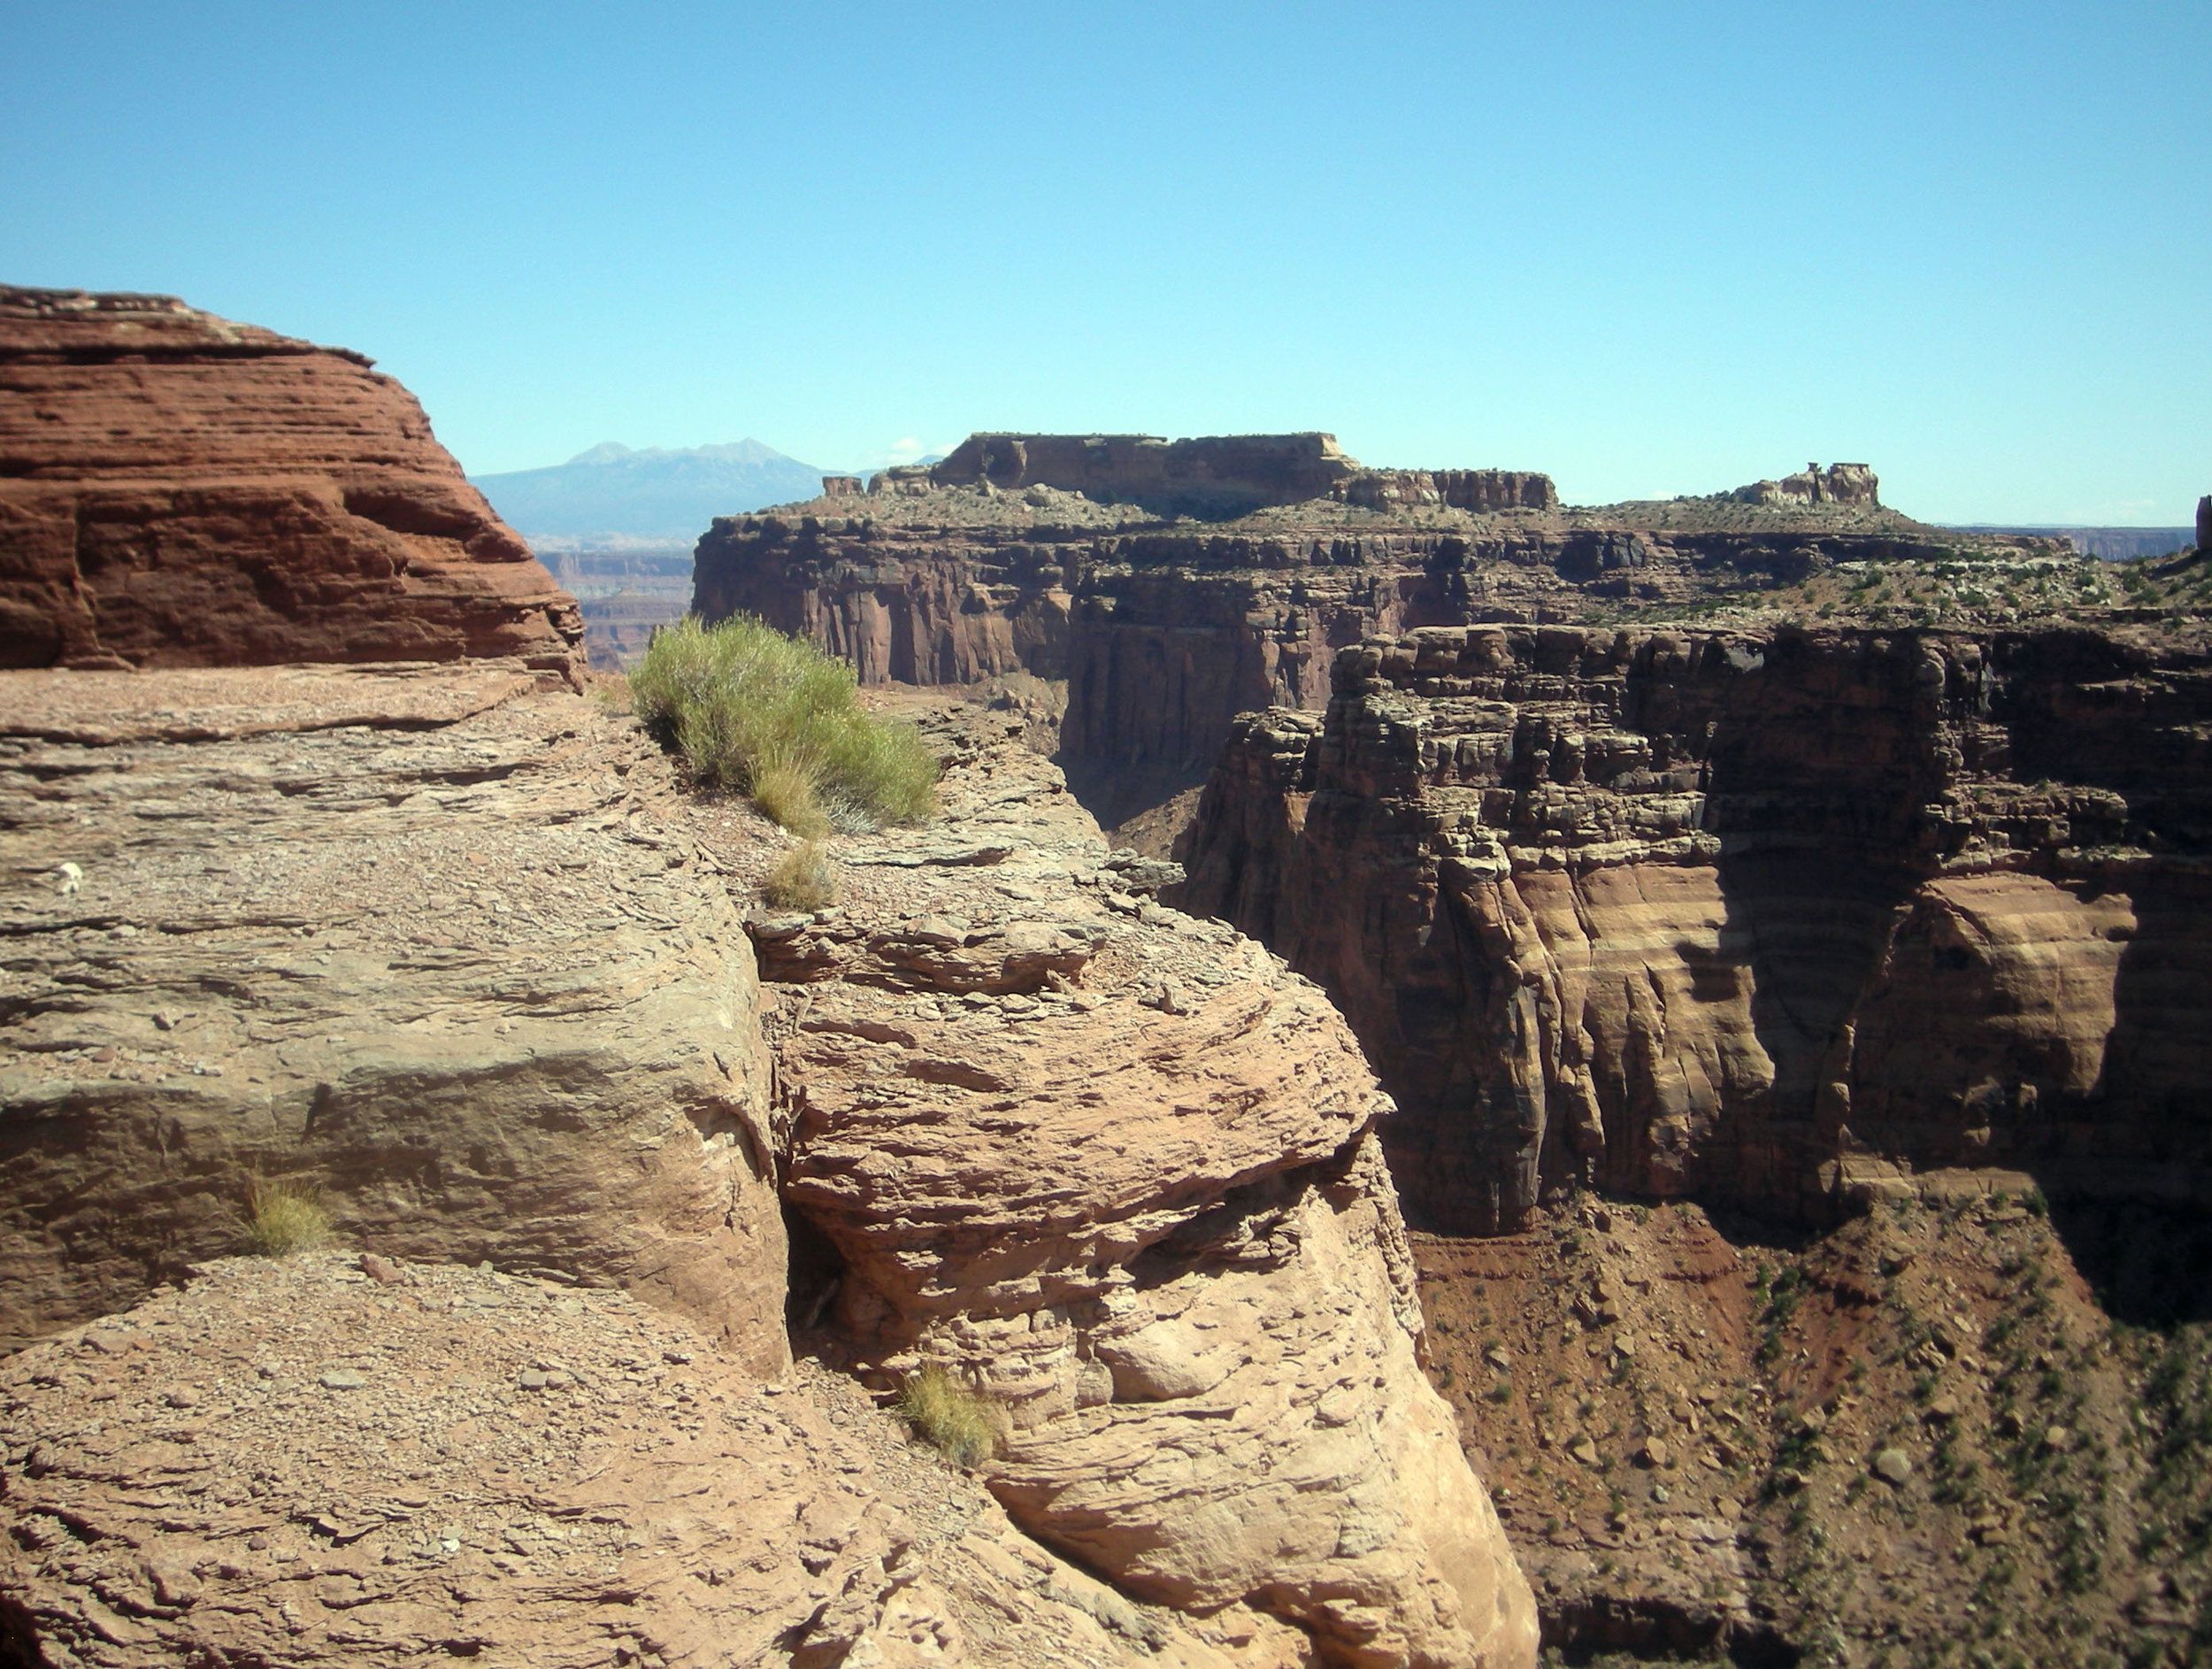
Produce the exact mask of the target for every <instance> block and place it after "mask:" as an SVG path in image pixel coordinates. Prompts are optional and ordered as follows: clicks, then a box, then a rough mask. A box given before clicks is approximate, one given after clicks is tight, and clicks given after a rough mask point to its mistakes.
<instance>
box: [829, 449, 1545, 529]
mask: <svg viewBox="0 0 2212 1669" xmlns="http://www.w3.org/2000/svg"><path fill="white" fill-rule="evenodd" d="M901 483H920V484H926V485H927V486H931V487H973V486H977V485H979V484H980V483H988V484H989V485H990V487H991V488H994V489H995V490H997V491H1001V492H1015V491H1019V490H1020V489H1022V488H1027V487H1048V488H1054V489H1056V490H1057V491H1060V492H1069V493H1081V494H1083V495H1084V496H1087V497H1088V498H1091V499H1094V500H1095V501H1097V502H1098V503H1101V504H1140V505H1142V506H1143V507H1144V508H1145V509H1147V510H1149V511H1153V512H1154V513H1156V514H1158V515H1164V516H1176V515H1189V516H1196V517H1200V518H1202V519H1227V518H1233V517H1236V516H1240V515H1246V514H1248V513H1250V512H1251V511H1256V510H1261V509H1264V508H1266V507H1268V506H1271V505H1282V504H1310V503H1313V502H1315V501H1317V500H1332V501H1334V502H1336V503H1338V504H1360V505H1363V506H1365V507H1366V508H1368V509H1371V510H1385V509H1394V508H1397V507H1399V506H1411V505H1422V504H1431V505H1433V504H1448V505H1450V506H1452V507H1453V508H1455V509H1458V510H1472V511H1494V510H1514V509H1528V510H1555V509H1557V508H1558V507H1559V494H1558V491H1557V489H1556V488H1554V487H1553V485H1552V481H1551V477H1550V476H1548V475H1540V474H1536V473H1532V472H1529V471H1525V470H1487V469H1484V470H1378V469H1367V468H1364V467H1363V466H1362V465H1361V464H1360V461H1359V460H1358V459H1357V458H1353V457H1351V456H1349V455H1348V453H1346V451H1345V450H1344V449H1343V448H1342V447H1340V446H1339V445H1338V444H1337V440H1336V436H1335V435H1325V434H1322V433H1320V432H1319V431H1317V430H1316V431H1308V432H1306V433H1303V434H1298V435H1199V436H1196V437H1194V438H1192V439H1189V440H1182V441H1169V440H1164V439H1162V438H1161V437H1160V436H1158V435H1005V434H977V435H970V436H969V437H968V438H967V439H966V440H965V441H964V442H961V443H960V445H959V446H958V447H957V448H956V450H954V451H953V453H952V455H951V456H950V457H949V458H946V459H945V460H944V461H943V462H941V463H939V464H933V465H914V466H910V467H908V468H904V469H891V470H886V471H884V472H883V473H881V474H879V475H878V476H876V477H875V478H874V479H873V480H872V481H871V483H870V486H871V488H874V489H881V488H895V487H896V486H898V485H900V484H901Z"/></svg>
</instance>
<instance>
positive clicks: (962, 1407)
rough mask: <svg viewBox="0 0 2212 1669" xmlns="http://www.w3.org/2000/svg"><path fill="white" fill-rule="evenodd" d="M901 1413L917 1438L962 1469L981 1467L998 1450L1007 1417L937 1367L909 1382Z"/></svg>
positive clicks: (922, 1371)
mask: <svg viewBox="0 0 2212 1669" xmlns="http://www.w3.org/2000/svg"><path fill="white" fill-rule="evenodd" d="M897 1407H898V1411H899V1413H900V1415H901V1417H902V1418H903V1419H905V1421H906V1423H907V1424H908V1425H909V1426H911V1427H913V1428H914V1434H915V1435H916V1436H918V1437H919V1438H920V1439H921V1440H922V1441H923V1442H926V1443H927V1444H928V1445H929V1446H930V1447H931V1448H933V1449H934V1450H937V1452H938V1453H939V1454H941V1455H942V1456H944V1457H945V1458H946V1459H948V1460H949V1461H951V1462H952V1463H953V1464H954V1465H961V1466H975V1465H981V1464H982V1463H983V1462H984V1461H986V1460H988V1459H989V1458H990V1457H991V1456H992V1455H993V1454H995V1452H996V1451H997V1450H998V1443H999V1436H1000V1434H1001V1433H1002V1430H1003V1429H1004V1425H1005V1415H1004V1413H1003V1411H1002V1410H1001V1409H1000V1408H999V1406H998V1404H996V1403H995V1402H994V1401H993V1400H992V1399H991V1398H990V1397H988V1396H985V1395H984V1394H983V1393H982V1392H981V1391H979V1390H975V1389H973V1388H971V1387H969V1386H965V1385H963V1384H962V1383H961V1382H960V1381H958V1380H956V1379H955V1378H953V1376H952V1375H951V1373H949V1372H947V1371H946V1370H945V1369H944V1368H943V1367H942V1366H941V1365H938V1364H937V1363H935V1362H929V1363H925V1364H924V1365H922V1367H921V1368H920V1369H918V1371H917V1372H915V1373H910V1374H908V1375H907V1376H906V1380H905V1382H904V1383H903V1384H902V1385H901V1386H900V1387H899V1400H898V1404H897Z"/></svg>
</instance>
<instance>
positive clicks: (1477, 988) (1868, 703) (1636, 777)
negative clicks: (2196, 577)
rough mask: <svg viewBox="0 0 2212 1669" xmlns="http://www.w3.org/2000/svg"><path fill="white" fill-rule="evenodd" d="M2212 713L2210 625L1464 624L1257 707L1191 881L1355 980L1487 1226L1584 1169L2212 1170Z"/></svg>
mask: <svg viewBox="0 0 2212 1669" xmlns="http://www.w3.org/2000/svg"><path fill="white" fill-rule="evenodd" d="M2208 711H2212V643H2208V641H2207V640H2206V638H2205V637H2204V635H2203V633H2202V631H2201V629H2200V628H2195V627H2191V628H2186V629H2185V630H2178V631H2175V632H2170V633H2168V632H2160V631H2154V630H2147V629H2143V628H2135V629H2127V628H2108V629H2105V630H2102V631H2096V630H2091V629H2088V628H2084V627H2052V628H2047V629H2041V630H2035V629H2024V630H2021V631H2017V632H2010V633H1993V634H1986V635H1975V634H1965V633H1943V632H1920V633H1915V632H1904V633H1895V634H1890V633H1881V632H1873V631H1866V630H1850V629H1844V630H1821V631H1803V630H1796V629H1791V628H1780V629H1774V630H1770V631H1767V632H1764V633H1729V632H1697V631H1693V630H1689V629H1686V628H1677V629H1672V630H1631V631H1601V630H1591V629H1586V628H1567V627H1559V628H1551V629H1536V630H1531V629H1526V628H1519V629H1517V628H1509V627H1494V628H1482V627H1477V628H1469V629H1430V630H1426V631H1422V632H1417V633H1415V634H1412V635H1409V637H1407V638H1405V639H1403V640H1402V641H1400V642H1396V643H1394V644H1390V643H1375V644H1370V645H1365V646H1363V647H1361V648H1358V649H1356V650H1348V651H1346V652H1345V654H1344V655H1342V656H1341V657H1340V658H1339V660H1338V663H1337V687H1336V695H1335V696H1334V698H1333V701H1332V703H1331V705H1330V707H1329V710H1328V712H1327V715H1326V717H1325V719H1318V720H1317V719H1314V718H1313V717H1311V716H1310V715H1305V714H1297V713H1284V712H1273V713H1268V714H1263V715H1256V716H1254V717H1252V718H1249V719H1245V720H1242V721H1240V727H1239V729H1238V732H1237V734H1236V735H1235V738H1234V740H1233V742H1232V744H1231V747H1230V749H1229V750H1228V751H1227V753H1226V755H1225V758H1224V760H1223V763H1222V765H1221V766H1220V767H1219V769H1218V770H1217V772H1216V773H1215V776H1214V778H1213V780H1212V781H1211V782H1210V784H1209V787H1208V788H1207V791H1206V794H1205V796H1203V799H1202V804H1201V808H1200V811H1199V815H1198V823H1197V825H1196V827H1195V828H1194V832H1193V834H1192V837H1191V844H1190V848H1189V851H1188V854H1187V857H1188V864H1189V871H1190V874H1189V880H1188V882H1187V884H1186V885H1185V886H1184V887H1182V888H1178V889H1171V896H1173V897H1174V898H1176V899H1177V900H1178V901H1179V902H1181V903H1184V904H1187V906H1188V907H1192V908H1194V909H1198V910H1201V911H1205V912H1208V913H1212V914H1216V915H1218V916H1220V917H1222V918H1223V919H1226V920H1229V921H1232V922H1234V923H1236V924H1237V925H1239V926H1240V927H1243V928H1245V929H1246V930H1247V931H1249V932H1251V933H1253V934H1255V935H1256V936H1258V937H1260V938H1262V939H1263V940H1264V941H1265V942H1268V943H1269V944H1271V946H1273V947H1274V948H1275V949H1277V950H1279V951H1280V952H1281V953H1282V954H1284V955H1285V956H1286V957H1287V958H1289V959H1290V961H1291V963H1292V965H1294V966H1295V967H1298V968H1300V969H1302V971H1304V972H1306V973H1310V975H1312V976H1313V977H1314V978H1316V979H1317V980H1319V981H1321V982H1323V983H1324V984H1325V986H1327V987H1328V988H1329V989H1330V991H1331V993H1332V995H1333V996H1334V997H1335V998H1336V999H1337V1001H1338V1002H1339V1003H1340V1004H1341V1005H1342V1007H1343V1008H1344V1011H1345V1012H1346V1013H1347V1015H1348V1017H1349V1018H1350V1019H1351V1020H1352V1023H1353V1026H1354V1028H1355V1030H1356V1031H1357V1032H1358V1033H1359V1034H1360V1036H1361V1039H1362V1041H1363V1042H1364V1043H1365V1045H1366V1046H1367V1049H1368V1051H1369V1055H1370V1057H1371V1058H1372V1059H1374V1060H1375V1061H1377V1062H1378V1063H1379V1066H1380V1068H1381V1070H1382V1073H1383V1078H1384V1081H1385V1083H1386V1086H1387V1087H1388V1088H1390V1089H1391V1090H1392V1092H1393V1093H1394V1095H1395V1096H1397V1097H1398V1099H1399V1101H1400V1104H1401V1106H1402V1110H1403V1111H1402V1113H1401V1115H1400V1117H1399V1118H1398V1119H1394V1120H1393V1121H1392V1122H1391V1124H1390V1125H1389V1126H1387V1127H1386V1140H1387V1141H1388V1142H1390V1143H1391V1144H1392V1147H1393V1151H1394V1158H1395V1160H1396V1161H1397V1170H1398V1173H1399V1175H1400V1177H1401V1178H1402V1181H1403V1185H1404V1186H1405V1187H1406V1188H1407V1190H1408V1192H1409V1196H1410V1197H1411V1199H1412V1200H1413V1202H1414V1203H1415V1204H1416V1205H1417V1208H1418V1210H1419V1211H1420V1212H1421V1213H1422V1214H1423V1215H1424V1216H1425V1217H1426V1218H1428V1219H1432V1220H1433V1221H1435V1222H1437V1223H1438V1224H1439V1225H1440V1226H1444V1227H1450V1228H1452V1229H1454V1230H1455V1231H1457V1232H1465V1233H1478V1234H1485V1233H1494V1232H1499V1231H1502V1230H1507V1229H1510V1228H1513V1227H1517V1226H1519V1225H1522V1224H1524V1223H1525V1222H1526V1221H1527V1220H1528V1218H1529V1214H1530V1212H1531V1211H1532V1209H1533V1208H1534V1206H1535V1205H1536V1204H1537V1203H1538V1201H1539V1200H1540V1198H1541V1197H1542V1196H1544V1194H1545V1192H1546V1191H1547V1190H1548V1189H1550V1188H1555V1187H1563V1186H1565V1185H1567V1184H1570V1183H1572V1182H1576V1181H1586V1182H1590V1183H1594V1184H1597V1185H1600V1186H1603V1187H1607V1188H1617V1189H1624V1190H1627V1191H1630V1192H1633V1193H1640V1194H1646V1195H1651V1194H1657V1195H1674V1194H1683V1193H1695V1194H1696V1195H1698V1196H1700V1197H1702V1198H1708V1199H1735V1200H1740V1201H1743V1202H1746V1203H1748V1204H1755V1205H1758V1206H1761V1207H1763V1208H1767V1209H1782V1210H1786V1211H1799V1212H1804V1213H1809V1214H1816V1213H1818V1212H1820V1211H1823V1210H1824V1209H1826V1207H1827V1205H1828V1204H1829V1203H1831V1202H1832V1201H1833V1200H1834V1199H1835V1198H1836V1197H1837V1196H1839V1195H1848V1194H1852V1193H1858V1194H1861V1195H1864V1194H1867V1193H1869V1192H1873V1193H1879V1192H1882V1191H1885V1190H1886V1189H1888V1188H1891V1187H1893V1185H1894V1184H1893V1179H1894V1178H1895V1176H1896V1174H1897V1173H1898V1171H1899V1169H1900V1168H1901V1167H1902V1168H1905V1169H1909V1168H1913V1167H1924V1166H1931V1165H1976V1164H1983V1163H1997V1164H2005V1165H2014V1166H2017V1167H2021V1168H2024V1169H2030V1170H2035V1171H2038V1172H2047V1173H2049V1174H2050V1175H2051V1177H2052V1183H2053V1186H2063V1187H2064V1188H2069V1189H2071V1190H2085V1191H2089V1192H2093V1193H2101V1194H2105V1195H2108V1196H2115V1197H2160V1198H2165V1197H2181V1196H2202V1194H2203V1191H2204V1190H2206V1189H2208V1188H2212V1148H2208V1138H2207V1134H2206V1128H2205V1126H2204V1122H2203V1120H2202V1119H2201V1117H2200V1114H2199V1113H2198V1112H2197V1111H2195V1102H2194V1092H2193V1089H2192V1088H2191V1086H2193V1085H2195V1084H2200V1083H2201V1082H2203V1081H2204V1079H2205V1076H2206V1074H2207V1073H2208V1071H2212V1057H2208V1054H2207V1049H2208V1045H2207V1044H2206V1043H2205V1042H2203V1041H2201V1040H2203V1039H2205V1038H2206V1037H2207V1036H2208V1035H2212V1028H2208V1026H2207V1024H2206V1020H2207V1017H2208V1014H2212V953H2208V951H2207V950H2205V948H2204V947H2205V944H2206V942H2207V941H2206V935H2205V931H2204V928H2205V924H2206V922H2207V911H2206V900H2207V891H2206V887H2205V883H2204V881H2203V880H2202V879H2201V877H2200V873H2199V871H2200V862H2201V859H2200V854H2201V851H2202V849H2203V843H2204V841H2205V838H2206V835H2205V831H2206V830H2207V829H2208V828H2212V815H2208V813H2212V771H2208V769H2207V765H2206V758H2205V754H2204V750H2203V744H2202V741H2201V737H2202V735H2203V730H2204V726H2205V722H2206V715H2207V713H2208ZM2177 1190H2178V1192H2177Z"/></svg>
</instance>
